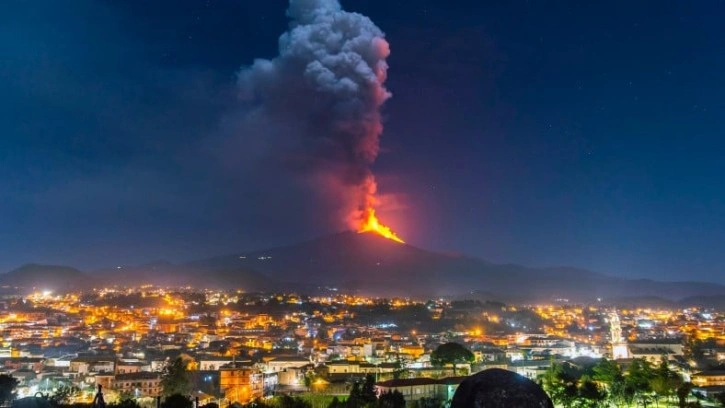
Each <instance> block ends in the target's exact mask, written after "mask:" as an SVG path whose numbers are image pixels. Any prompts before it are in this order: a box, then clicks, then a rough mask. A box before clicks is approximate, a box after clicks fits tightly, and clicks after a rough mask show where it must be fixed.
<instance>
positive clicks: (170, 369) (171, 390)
mask: <svg viewBox="0 0 725 408" xmlns="http://www.w3.org/2000/svg"><path fill="white" fill-rule="evenodd" d="M190 387H191V386H190V383H189V378H188V376H187V373H186V363H185V362H184V359H182V358H181V357H176V359H174V361H172V362H171V363H169V364H167V365H166V367H164V371H163V373H162V374H161V388H162V389H163V394H164V395H165V396H171V395H175V394H179V395H182V396H183V395H186V394H188V393H189V390H190V389H191V388H190Z"/></svg>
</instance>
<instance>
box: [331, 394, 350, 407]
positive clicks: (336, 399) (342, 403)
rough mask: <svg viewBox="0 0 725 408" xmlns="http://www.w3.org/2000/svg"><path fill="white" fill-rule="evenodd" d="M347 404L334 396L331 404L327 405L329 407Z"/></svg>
mask: <svg viewBox="0 0 725 408" xmlns="http://www.w3.org/2000/svg"><path fill="white" fill-rule="evenodd" d="M345 406H346V405H345V403H344V402H340V399H339V398H337V396H335V397H333V398H332V401H330V404H329V405H328V406H327V408H344V407H345Z"/></svg>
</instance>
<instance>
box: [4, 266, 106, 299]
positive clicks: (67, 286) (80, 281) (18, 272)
mask: <svg viewBox="0 0 725 408" xmlns="http://www.w3.org/2000/svg"><path fill="white" fill-rule="evenodd" d="M94 283H95V279H93V278H92V277H90V276H89V275H88V274H86V273H84V272H81V271H79V270H78V269H75V268H71V267H68V266H59V265H39V264H26V265H23V266H21V267H20V268H17V269H13V270H12V271H10V272H8V273H4V274H0V285H1V286H9V287H13V288H15V287H17V288H20V289H23V290H24V291H31V290H41V291H42V290H50V291H55V292H65V291H72V290H83V289H90V288H92V287H93V284H94Z"/></svg>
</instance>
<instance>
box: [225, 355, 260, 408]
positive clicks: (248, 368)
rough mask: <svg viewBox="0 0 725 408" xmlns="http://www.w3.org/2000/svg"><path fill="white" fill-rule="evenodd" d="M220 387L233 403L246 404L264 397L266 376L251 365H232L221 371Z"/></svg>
mask: <svg viewBox="0 0 725 408" xmlns="http://www.w3.org/2000/svg"><path fill="white" fill-rule="evenodd" d="M219 387H220V389H221V392H222V393H224V395H225V397H226V398H227V399H229V401H231V402H239V403H242V404H246V403H248V402H250V401H252V400H254V399H257V398H261V397H262V396H264V388H265V384H264V375H263V374H262V372H261V371H260V370H259V369H257V368H256V367H254V366H253V365H251V364H249V363H232V364H227V365H225V366H222V367H221V368H220V369H219Z"/></svg>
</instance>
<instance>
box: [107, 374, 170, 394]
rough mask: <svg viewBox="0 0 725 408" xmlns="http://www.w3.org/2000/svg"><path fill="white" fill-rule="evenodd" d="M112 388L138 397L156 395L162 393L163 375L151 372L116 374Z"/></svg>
mask: <svg viewBox="0 0 725 408" xmlns="http://www.w3.org/2000/svg"><path fill="white" fill-rule="evenodd" d="M111 388H112V389H114V390H116V391H118V392H119V393H124V394H129V395H133V396H134V397H136V398H138V397H155V396H157V395H161V375H160V374H159V373H149V372H138V373H126V374H116V375H115V377H114V378H113V382H112V383H111Z"/></svg>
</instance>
